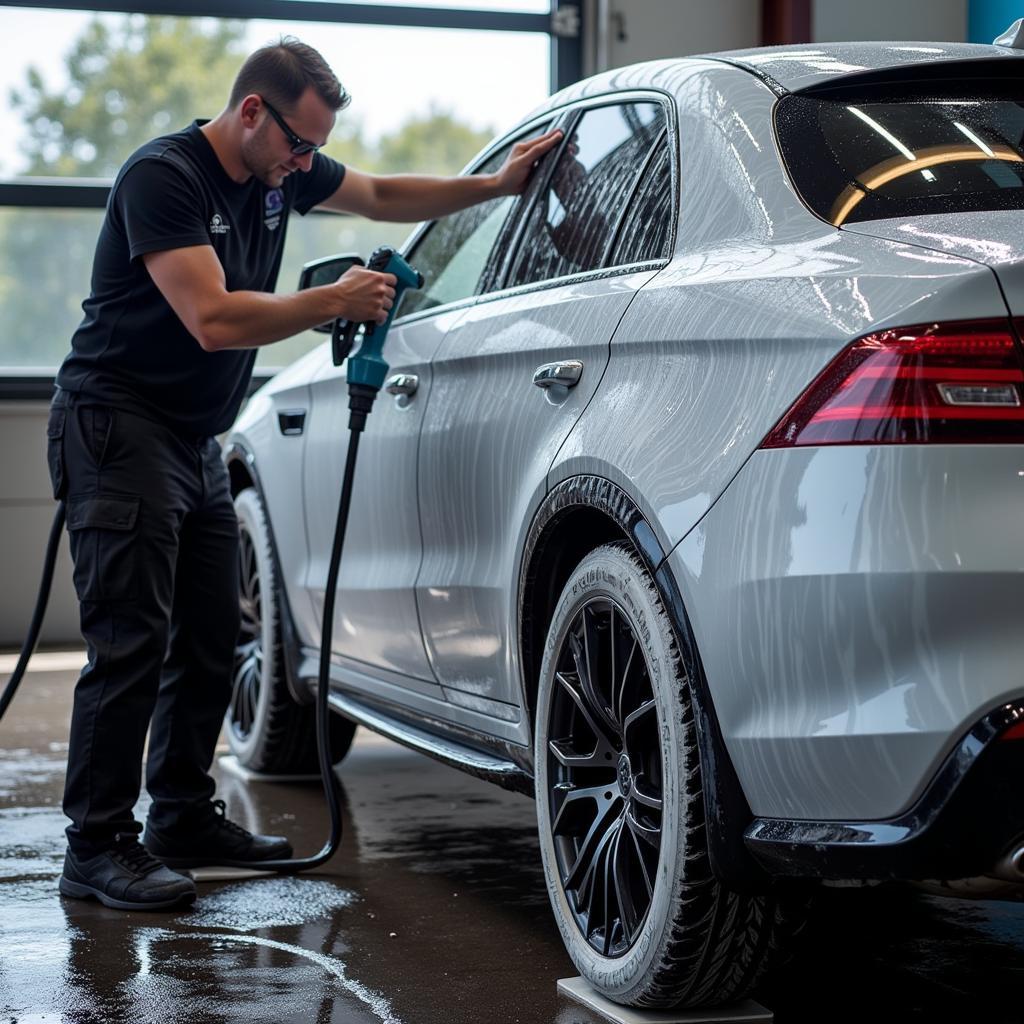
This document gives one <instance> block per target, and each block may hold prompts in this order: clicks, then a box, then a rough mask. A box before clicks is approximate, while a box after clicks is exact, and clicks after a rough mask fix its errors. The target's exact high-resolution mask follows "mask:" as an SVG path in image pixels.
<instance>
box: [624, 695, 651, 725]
mask: <svg viewBox="0 0 1024 1024" xmlns="http://www.w3.org/2000/svg"><path fill="white" fill-rule="evenodd" d="M657 709H658V706H657V702H656V701H654V700H648V701H644V703H643V704H641V705H640V707H638V708H637V709H636V711H631V712H630V713H629V714H628V715H627V716H626V720H625V722H623V723H622V728H623V731H624V732H628V731H629V730H630V729H632V728H633V726H634V725H636V723H637V722H639V721H640V719H641V718H643V717H644V716H645V715H649V714H651V713H652V712H653V711H657Z"/></svg>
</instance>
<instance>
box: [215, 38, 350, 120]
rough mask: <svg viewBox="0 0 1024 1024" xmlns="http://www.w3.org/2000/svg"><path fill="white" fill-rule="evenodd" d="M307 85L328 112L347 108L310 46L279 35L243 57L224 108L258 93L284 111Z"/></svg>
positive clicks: (342, 90) (325, 66) (339, 87)
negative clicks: (311, 88) (275, 39)
mask: <svg viewBox="0 0 1024 1024" xmlns="http://www.w3.org/2000/svg"><path fill="white" fill-rule="evenodd" d="M309 86H312V87H313V88H314V89H315V90H316V91H317V94H318V95H319V96H320V98H321V99H322V100H323V101H324V103H326V104H327V106H329V107H330V108H331V110H341V109H342V108H343V107H346V106H348V102H349V95H348V93H347V92H345V87H344V86H343V85H342V84H341V82H339V81H338V79H337V77H336V76H335V74H334V72H333V71H332V70H331V69H330V67H329V66H328V64H327V61H325V60H324V59H323V57H321V56H320V54H319V53H317V51H316V50H314V49H313V47H312V46H307V45H306V44H305V43H302V42H300V41H299V40H298V39H296V38H295V37H294V36H282V37H281V39H279V40H278V41H277V42H276V43H270V44H268V45H267V46H261V47H260V48H259V49H258V50H257V51H256V52H255V53H253V54H250V55H249V57H247V58H246V61H245V63H244V64H243V65H242V67H241V70H239V72H238V75H237V76H236V77H235V84H234V85H233V86H232V87H231V97H230V99H229V100H228V106H229V107H231V108H234V107H237V106H238V104H239V103H241V102H242V100H244V99H245V97H246V96H248V95H250V94H251V93H258V94H259V95H260V96H264V97H266V98H267V99H268V100H269V101H270V103H272V104H273V105H274V106H275V107H280V108H282V109H283V110H286V111H287V110H290V109H292V108H293V107H294V105H295V104H296V103H298V101H299V97H300V96H301V95H302V94H303V93H304V92H305V91H306V89H307V88H309Z"/></svg>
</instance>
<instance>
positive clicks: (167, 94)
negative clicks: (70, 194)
mask: <svg viewBox="0 0 1024 1024" xmlns="http://www.w3.org/2000/svg"><path fill="white" fill-rule="evenodd" d="M244 33H245V23H244V22H239V21H214V20H212V19H202V20H197V19H190V18H163V17H143V16H140V15H134V16H128V17H125V18H123V19H119V20H118V21H116V22H111V21H110V20H109V19H106V20H105V19H100V18H96V19H94V20H93V21H92V22H90V23H89V25H88V26H87V28H86V29H85V32H84V33H83V34H82V36H81V38H79V39H78V41H77V42H76V43H75V44H74V46H73V47H72V49H71V52H70V53H69V54H68V58H67V71H68V86H67V88H66V89H59V90H55V91H52V92H51V91H49V90H48V89H47V88H46V87H45V84H44V82H43V80H42V76H41V75H40V74H39V72H38V71H37V70H36V69H35V68H30V69H29V71H28V74H27V76H26V84H25V87H24V88H23V89H15V90H13V91H12V93H11V103H12V105H13V106H14V107H15V109H17V110H19V111H21V113H22V116H23V118H24V121H25V124H26V127H27V128H28V136H27V139H26V142H25V144H24V146H23V152H24V154H25V155H26V156H27V157H28V160H29V167H28V173H29V174H48V175H69V176H70V175H74V176H87V177H112V176H113V175H114V174H116V173H117V169H118V168H119V167H120V166H121V164H122V163H123V162H124V161H125V159H126V158H127V157H128V156H129V154H131V153H132V151H133V150H135V149H137V148H138V147H139V146H140V145H141V144H142V143H143V142H145V141H146V140H147V139H150V138H153V137H154V136H157V135H163V134H165V133H166V132H171V131H175V130H176V129H178V128H182V127H184V126H185V125H186V124H188V123H189V122H190V121H192V120H193V119H195V118H196V117H204V116H205V117H213V116H215V115H216V114H217V113H218V112H219V111H220V109H221V107H222V106H223V103H224V101H225V99H226V98H227V94H228V90H229V88H230V85H231V82H232V80H233V78H234V76H235V73H236V72H237V70H238V68H239V67H240V66H241V63H242V61H243V60H244V59H245V46H244Z"/></svg>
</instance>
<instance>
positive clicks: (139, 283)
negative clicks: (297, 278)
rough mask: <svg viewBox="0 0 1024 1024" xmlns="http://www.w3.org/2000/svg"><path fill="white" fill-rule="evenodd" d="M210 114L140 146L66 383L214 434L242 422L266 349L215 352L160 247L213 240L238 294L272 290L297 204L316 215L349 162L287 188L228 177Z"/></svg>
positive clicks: (117, 204) (61, 375) (113, 196)
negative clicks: (182, 316) (156, 256)
mask: <svg viewBox="0 0 1024 1024" xmlns="http://www.w3.org/2000/svg"><path fill="white" fill-rule="evenodd" d="M203 123H204V122H202V121H195V122H194V123H193V124H191V125H189V127H188V128H186V129H184V130H183V131H180V132H175V133H174V134H173V135H165V136H162V137H161V138H159V139H154V140H153V141H152V142H148V143H146V145H145V146H143V147H142V148H141V149H139V150H136V152H135V153H133V154H132V156H131V157H129V158H128V161H127V162H126V163H125V165H124V166H123V167H122V168H121V170H120V172H119V173H118V175H117V178H116V179H115V181H114V185H113V188H112V189H111V191H110V198H109V200H108V201H107V212H106V216H105V217H104V220H103V227H102V228H101V229H100V236H99V241H98V242H97V244H96V256H95V260H94V262H93V268H92V289H91V291H92V293H91V294H90V296H89V298H88V299H86V300H85V302H84V303H83V304H82V308H83V309H84V310H85V317H84V319H83V320H82V322H81V324H80V325H79V326H78V329H77V330H76V331H75V334H74V336H73V338H72V339H71V353H70V355H68V357H67V358H66V359H65V360H64V364H63V366H62V367H61V368H60V371H59V372H58V374H57V384H58V386H59V387H61V388H63V389H64V390H66V391H72V392H76V393H78V394H79V395H80V396H81V397H82V398H83V399H84V400H88V401H94V402H97V403H102V404H105V405H113V406H115V407H119V408H125V409H128V410H130V411H132V412H136V413H138V414H139V415H142V416H146V417H148V418H150V419H157V420H160V421H162V422H165V423H167V424H168V425H170V426H171V427H172V428H173V429H175V430H176V431H178V432H179V433H181V434H184V435H188V436H194V437H205V436H209V435H211V434H219V433H221V432H222V431H224V430H227V428H228V427H229V426H230V425H231V423H232V422H233V420H234V418H235V416H236V415H237V413H238V409H239V406H240V405H241V404H242V399H243V398H244V396H245V390H246V387H247V385H248V383H249V377H250V375H251V373H252V365H253V363H254V362H255V359H256V351H255V349H232V350H225V351H221V352H206V351H204V350H203V349H202V348H201V347H200V345H199V342H198V341H196V339H195V338H194V337H193V336H192V335H191V334H190V333H189V332H188V330H187V329H186V328H185V325H184V324H183V323H182V322H181V321H180V320H179V319H178V317H177V315H176V314H175V312H174V310H173V309H171V307H170V305H169V304H168V303H167V300H166V299H165V298H164V297H163V295H162V294H161V292H160V290H159V289H158V288H157V287H156V285H155V284H154V283H153V280H152V278H151V277H150V276H149V273H148V271H147V270H146V267H145V264H144V263H143V261H142V259H141V257H142V256H143V255H144V254H145V253H148V252H158V251H160V250H163V249H179V248H183V247H185V246H190V245H212V246H213V248H214V251H215V252H216V253H217V256H218V258H219V259H220V262H221V264H222V265H223V267H224V274H225V277H226V279H227V288H228V291H240V290H247V291H261V292H271V291H273V290H274V286H275V284H276V283H277V272H278V270H279V268H280V266H281V253H282V251H283V249H284V239H285V229H286V226H287V222H288V213H289V211H290V210H291V209H293V208H294V209H295V210H297V211H298V212H299V213H302V214H304V213H307V212H308V211H309V210H311V209H312V208H313V207H314V206H316V205H317V203H320V202H323V200H324V199H326V198H327V197H328V196H330V195H331V194H332V193H333V192H334V190H335V189H336V188H337V187H338V186H339V185H340V184H341V181H342V178H343V177H344V175H345V168H344V167H343V166H342V165H341V164H339V163H337V162H336V161H334V160H331V159H330V158H329V157H325V156H324V155H323V154H322V153H317V154H316V155H315V156H314V157H313V166H312V168H311V169H310V171H309V172H308V173H302V172H296V173H293V174H290V175H288V177H287V178H285V180H284V183H283V184H282V185H281V187H280V188H270V187H269V186H267V185H264V184H263V183H262V182H261V181H259V180H257V179H256V178H250V179H249V180H248V181H247V182H245V184H242V185H240V184H238V183H237V182H235V181H232V180H231V178H229V177H228V175H227V172H226V171H225V170H224V168H223V167H222V166H221V163H220V161H219V160H218V159H217V155H216V154H215V153H214V151H213V148H212V147H211V146H210V143H209V142H208V141H207V139H206V136H204V135H203V133H202V132H201V131H200V130H199V128H200V125H201V124H203Z"/></svg>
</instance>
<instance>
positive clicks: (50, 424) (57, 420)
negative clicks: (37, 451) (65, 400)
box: [46, 406, 68, 501]
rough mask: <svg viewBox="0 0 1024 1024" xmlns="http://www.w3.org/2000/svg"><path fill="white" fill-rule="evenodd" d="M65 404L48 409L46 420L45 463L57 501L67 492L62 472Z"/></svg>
mask: <svg viewBox="0 0 1024 1024" xmlns="http://www.w3.org/2000/svg"><path fill="white" fill-rule="evenodd" d="M67 418H68V410H67V407H66V406H57V407H55V408H51V409H50V418H49V419H48V420H47V422H46V464H47V466H48V467H49V470H50V486H51V487H52V488H53V496H54V498H56V499H57V501H61V500H63V498H64V497H65V495H66V494H67V487H68V483H67V475H66V474H65V472H64V424H65V423H66V422H67Z"/></svg>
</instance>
